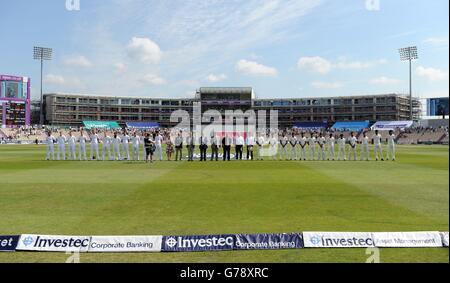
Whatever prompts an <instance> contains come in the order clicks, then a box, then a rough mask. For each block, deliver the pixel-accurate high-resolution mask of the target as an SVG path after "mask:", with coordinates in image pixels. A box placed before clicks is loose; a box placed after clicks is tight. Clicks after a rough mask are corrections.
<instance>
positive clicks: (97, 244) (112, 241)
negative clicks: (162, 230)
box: [89, 236, 162, 253]
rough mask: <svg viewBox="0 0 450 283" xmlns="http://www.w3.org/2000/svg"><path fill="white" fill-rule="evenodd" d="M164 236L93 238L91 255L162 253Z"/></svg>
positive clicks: (90, 246)
mask: <svg viewBox="0 0 450 283" xmlns="http://www.w3.org/2000/svg"><path fill="white" fill-rule="evenodd" d="M161 242H162V236H135V237H122V236H98V237H97V236H93V237H92V238H91V243H90V245H89V252H90V253H92V252H93V253H105V252H110V253H120V252H160V251H161Z"/></svg>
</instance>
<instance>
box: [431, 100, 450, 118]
mask: <svg viewBox="0 0 450 283" xmlns="http://www.w3.org/2000/svg"><path fill="white" fill-rule="evenodd" d="M427 104H428V105H427V106H428V109H427V116H444V115H448V97H445V98H431V99H428V101H427Z"/></svg>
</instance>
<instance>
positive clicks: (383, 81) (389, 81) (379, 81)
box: [369, 76, 400, 85]
mask: <svg viewBox="0 0 450 283" xmlns="http://www.w3.org/2000/svg"><path fill="white" fill-rule="evenodd" d="M399 82H400V80H397V79H393V78H388V77H384V76H382V77H379V78H374V79H372V80H370V81H369V83H370V84H372V85H393V84H398V83H399Z"/></svg>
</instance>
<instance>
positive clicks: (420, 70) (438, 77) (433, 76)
mask: <svg viewBox="0 0 450 283" xmlns="http://www.w3.org/2000/svg"><path fill="white" fill-rule="evenodd" d="M416 72H417V75H418V76H420V77H424V78H427V79H428V80H430V81H448V75H449V73H448V70H447V71H444V70H441V69H435V68H426V67H423V66H419V67H417V69H416Z"/></svg>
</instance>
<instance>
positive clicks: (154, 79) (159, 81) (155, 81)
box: [140, 74, 167, 85]
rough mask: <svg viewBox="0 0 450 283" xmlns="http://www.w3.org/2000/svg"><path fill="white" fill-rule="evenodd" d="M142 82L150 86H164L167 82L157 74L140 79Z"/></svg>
mask: <svg viewBox="0 0 450 283" xmlns="http://www.w3.org/2000/svg"><path fill="white" fill-rule="evenodd" d="M140 82H142V83H144V84H150V85H164V84H166V83H167V82H166V80H165V79H163V78H161V77H160V76H158V75H155V74H147V75H145V76H144V77H142V78H141V79H140Z"/></svg>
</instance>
